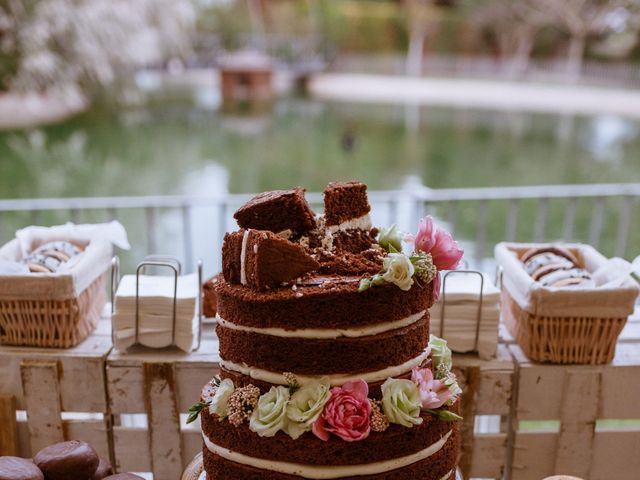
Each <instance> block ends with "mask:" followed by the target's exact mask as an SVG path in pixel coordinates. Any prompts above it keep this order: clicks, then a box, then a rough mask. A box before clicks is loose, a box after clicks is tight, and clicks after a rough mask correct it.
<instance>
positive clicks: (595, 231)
mask: <svg viewBox="0 0 640 480" xmlns="http://www.w3.org/2000/svg"><path fill="white" fill-rule="evenodd" d="M603 220H604V198H603V197H598V198H597V199H596V204H595V206H594V208H593V214H592V215H591V229H590V230H589V243H590V244H591V245H593V247H594V248H596V249H597V248H598V245H599V244H600V233H601V232H602V222H603Z"/></svg>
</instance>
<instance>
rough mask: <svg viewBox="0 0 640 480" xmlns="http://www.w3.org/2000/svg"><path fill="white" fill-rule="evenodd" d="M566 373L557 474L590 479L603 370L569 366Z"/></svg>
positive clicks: (556, 461)
mask: <svg viewBox="0 0 640 480" xmlns="http://www.w3.org/2000/svg"><path fill="white" fill-rule="evenodd" d="M564 373H565V377H564V382H563V383H564V385H563V386H564V388H563V395H562V404H561V417H560V418H561V424H560V434H559V438H558V449H557V455H556V460H555V471H556V472H562V473H563V474H569V475H574V476H577V477H580V478H590V471H591V458H592V452H593V435H594V430H595V425H596V418H597V414H598V403H599V399H600V369H597V368H571V367H570V368H567V369H565V370H564Z"/></svg>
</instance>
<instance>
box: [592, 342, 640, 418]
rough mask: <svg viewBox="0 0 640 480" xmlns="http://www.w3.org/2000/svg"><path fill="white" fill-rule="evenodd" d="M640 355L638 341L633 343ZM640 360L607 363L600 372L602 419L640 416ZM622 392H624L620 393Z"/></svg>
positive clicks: (600, 416)
mask: <svg viewBox="0 0 640 480" xmlns="http://www.w3.org/2000/svg"><path fill="white" fill-rule="evenodd" d="M635 349H636V351H637V352H638V354H639V355H640V343H639V344H637V345H635ZM638 379H640V361H639V363H638V364H637V365H625V366H623V365H617V366H616V365H607V366H606V367H604V369H603V373H602V395H601V400H600V410H601V411H600V415H599V416H598V418H602V419H620V418H640V402H639V401H638V398H640V382H639V381H638ZM620 392H624V394H620Z"/></svg>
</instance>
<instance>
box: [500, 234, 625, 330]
mask: <svg viewBox="0 0 640 480" xmlns="http://www.w3.org/2000/svg"><path fill="white" fill-rule="evenodd" d="M544 246H548V244H538V243H530V244H523V243H518V244H515V243H506V242H503V243H499V244H498V245H496V248H495V256H496V262H497V264H498V265H500V266H502V268H503V287H504V288H506V289H507V291H508V292H509V294H510V295H511V297H512V298H513V300H514V301H515V302H516V303H517V304H518V306H519V307H520V308H521V309H522V310H524V311H526V312H529V313H531V314H533V315H536V316H540V317H543V316H550V317H584V318H602V317H605V318H622V317H627V316H629V315H630V314H631V313H633V309H634V303H635V299H636V297H637V296H638V284H637V283H636V282H635V281H634V280H633V279H632V278H631V276H630V272H631V264H630V263H629V262H626V261H625V260H623V259H620V258H612V259H610V260H608V259H607V258H606V257H604V256H603V255H602V254H600V253H599V252H598V251H597V250H596V249H595V248H593V247H592V246H590V245H585V244H580V243H574V244H562V245H560V246H562V247H563V248H567V249H568V250H570V251H571V252H572V253H573V254H574V255H575V256H576V258H577V260H578V263H579V264H580V266H581V267H583V268H585V269H586V270H587V271H589V272H591V274H592V276H593V278H594V280H595V281H596V285H595V286H594V287H585V288H575V287H574V288H567V287H559V288H558V287H545V286H543V285H542V284H541V283H540V282H536V281H535V280H533V278H531V276H530V275H528V274H527V272H526V271H525V270H524V268H523V264H522V262H521V261H520V259H519V258H520V257H521V256H522V255H523V254H524V252H526V251H527V250H529V249H530V248H537V247H544Z"/></svg>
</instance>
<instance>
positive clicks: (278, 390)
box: [249, 385, 289, 437]
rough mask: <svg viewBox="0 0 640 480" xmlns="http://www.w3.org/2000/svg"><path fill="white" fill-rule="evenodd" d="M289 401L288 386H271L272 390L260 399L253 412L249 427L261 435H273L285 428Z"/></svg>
mask: <svg viewBox="0 0 640 480" xmlns="http://www.w3.org/2000/svg"><path fill="white" fill-rule="evenodd" d="M288 403H289V388H288V387H284V386H282V385H280V386H279V387H271V390H269V391H268V392H267V393H265V394H264V395H262V396H261V397H260V399H259V400H258V405H257V406H256V408H255V409H254V410H253V413H252V414H251V421H250V422H249V429H250V430H251V431H252V432H255V433H257V434H258V435H260V436H261V437H273V436H274V435H275V434H276V433H278V431H279V430H283V429H284V428H285V425H286V421H287V404H288Z"/></svg>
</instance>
